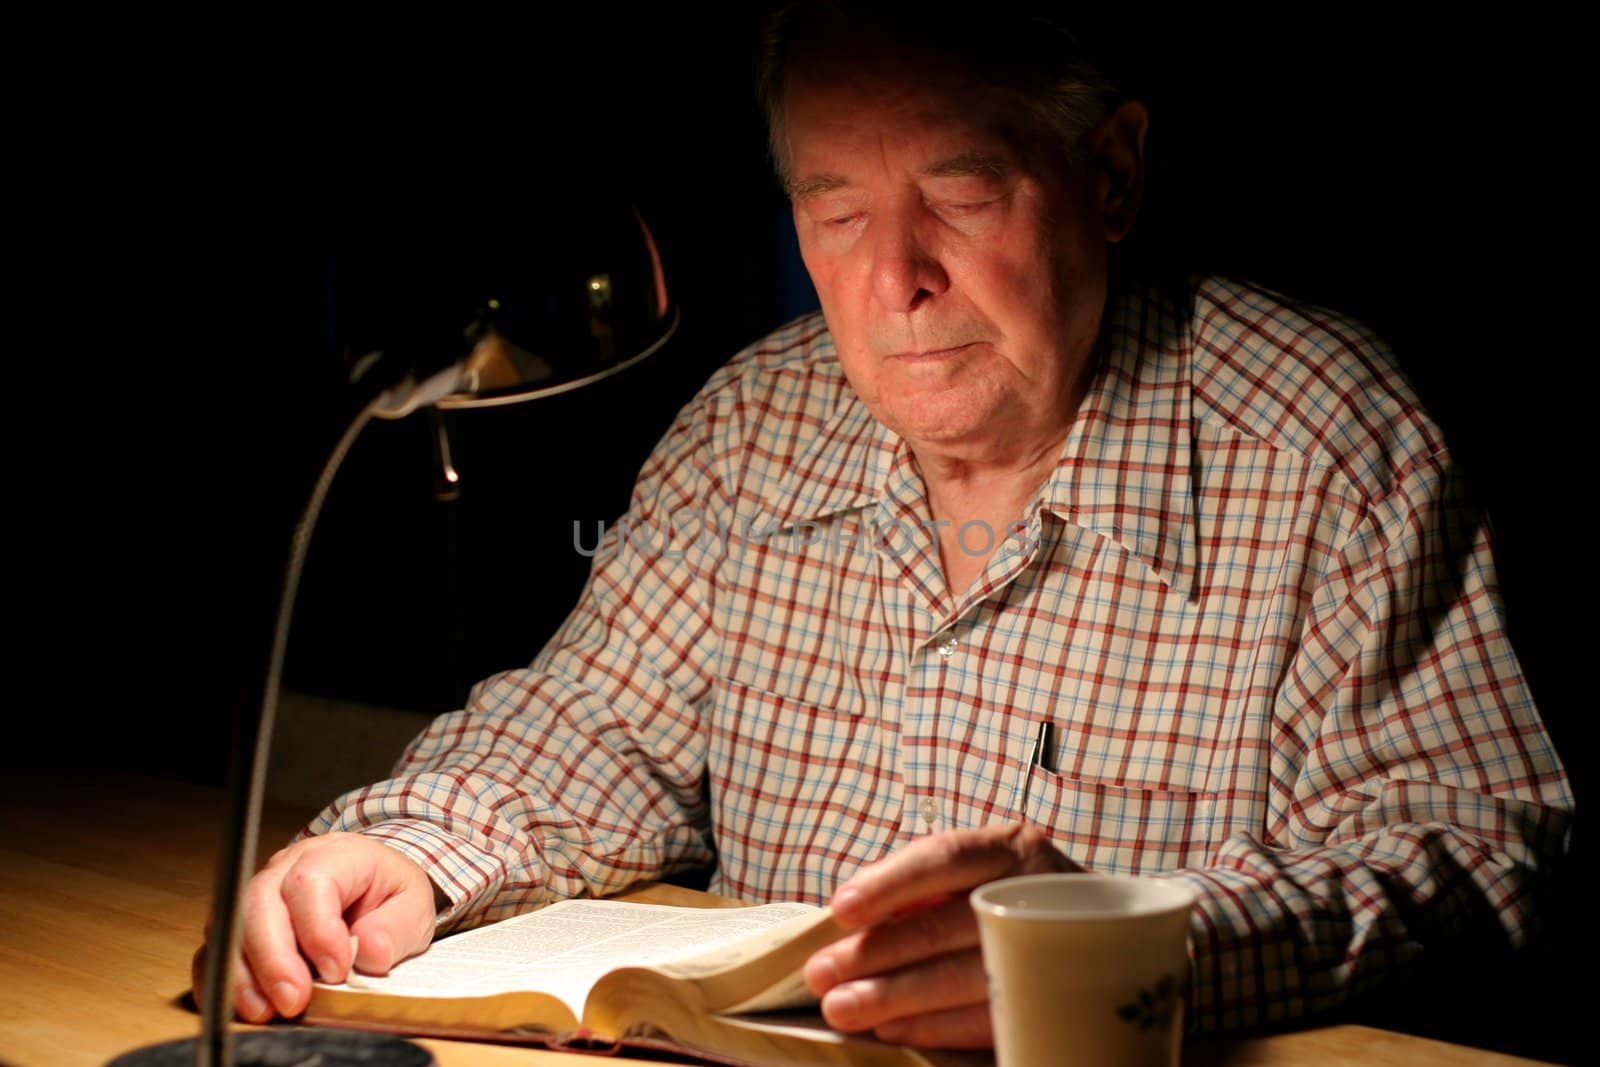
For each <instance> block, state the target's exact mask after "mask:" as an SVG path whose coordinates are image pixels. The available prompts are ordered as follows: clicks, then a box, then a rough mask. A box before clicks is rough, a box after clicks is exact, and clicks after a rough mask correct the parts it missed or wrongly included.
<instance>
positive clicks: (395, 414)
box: [112, 196, 678, 1067]
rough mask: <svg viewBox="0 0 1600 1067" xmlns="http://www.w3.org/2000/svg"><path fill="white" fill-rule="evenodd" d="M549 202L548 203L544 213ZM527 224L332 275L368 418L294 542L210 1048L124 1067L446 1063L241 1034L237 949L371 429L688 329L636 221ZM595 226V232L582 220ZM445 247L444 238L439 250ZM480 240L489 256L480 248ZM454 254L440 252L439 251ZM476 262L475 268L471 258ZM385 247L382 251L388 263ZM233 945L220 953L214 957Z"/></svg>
mask: <svg viewBox="0 0 1600 1067" xmlns="http://www.w3.org/2000/svg"><path fill="white" fill-rule="evenodd" d="M541 206H548V205H541ZM550 215H551V216H554V217H545V218H540V219H538V220H529V221H527V222H525V223H522V224H518V223H517V222H516V221H515V220H508V219H507V218H506V217H504V216H503V215H500V214H495V215H489V214H487V213H484V214H482V215H480V216H478V217H474V216H473V215H472V214H467V215H463V216H461V217H458V218H455V219H452V220H449V221H448V222H447V223H446V224H445V225H444V226H442V227H437V228H436V227H432V226H430V227H425V229H426V230H427V232H428V234H429V236H427V237H418V236H416V234H417V232H418V230H417V229H416V227H415V226H414V224H413V225H412V226H406V225H404V224H401V223H396V224H395V225H394V226H393V232H397V233H406V234H408V235H411V236H409V237H408V239H407V242H406V245H405V246H404V247H402V248H396V247H395V246H394V244H393V242H392V241H385V242H379V243H376V244H374V243H372V242H367V243H365V245H364V247H365V249H366V251H365V252H364V254H363V255H361V256H360V257H357V258H354V259H351V260H346V261H345V263H344V264H343V267H344V270H343V273H342V274H341V273H340V272H337V271H336V273H335V285H334V299H333V304H334V307H335V310H336V313H337V314H338V319H337V325H336V327H335V332H336V333H337V334H338V335H339V337H338V341H339V344H340V347H342V348H343V349H344V350H345V351H346V352H347V353H350V354H359V355H358V356H357V357H356V358H353V359H352V360H351V375H350V377H351V384H352V388H353V389H354V390H355V391H356V393H357V397H358V398H357V399H356V400H355V401H354V403H355V404H360V405H361V406H360V409H359V413H358V414H357V415H356V416H355V417H354V419H353V420H352V421H351V422H350V424H349V426H348V428H347V429H345V431H344V433H343V435H342V436H341V437H340V438H339V440H338V443H337V444H336V445H335V446H334V448H333V451H332V454H331V455H330V456H329V457H328V460H327V462H326V463H325V465H324V466H323V468H322V472H321V474H320V476H319V477H318V479H317V481H316V484H315V486H314V488H313V489H312V492H311V497H310V501H309V503H308V504H307V505H306V508H305V511H304V513H303V514H302V516H301V518H300V521H299V524H298V525H297V526H296V527H295V531H294V537H293V541H292V542H291V547H290V553H289V562H288V569H287V573H286V576H285V578H284V584H283V590H282V595H281V599H280V601H279V607H278V616H277V625H276V628H275V630H274V633H273V643H272V653H271V659H270V661H269V664H268V668H267V675H266V681H265V686H264V690H263V697H262V701H261V706H260V710H259V717H258V719H257V720H256V721H254V722H251V721H248V720H247V721H243V722H241V723H240V724H239V726H240V729H239V730H238V733H237V741H236V744H235V748H234V751H233V753H232V760H233V762H232V767H231V769H230V788H229V794H228V810H227V816H226V822H225V823H224V826H225V828H226V830H225V837H224V840H223V848H222V854H221V856H220V857H219V861H218V866H217V882H216V890H215V897H214V900H213V908H212V918H211V929H212V931H213V936H212V938H211V946H210V949H209V950H208V951H207V953H206V975H205V995H204V1004H203V1007H202V1016H203V1025H202V1032H201V1035H200V1037H198V1038H189V1039H185V1040H181V1041H172V1042H167V1043H165V1044H160V1045H152V1046H149V1047H146V1048H141V1049H137V1050H134V1051H132V1052H129V1053H127V1054H125V1055H123V1056H119V1057H118V1058H116V1059H115V1060H113V1061H112V1067H151V1065H162V1067H166V1065H174V1067H176V1065H184V1067H187V1065H188V1064H200V1065H202V1067H231V1065H238V1067H247V1065H248V1067H254V1065H257V1064H263V1065H268V1064H270V1065H272V1067H301V1065H306V1067H310V1065H316V1067H338V1065H343V1064H365V1065H378V1064H416V1065H424V1064H429V1063H432V1062H433V1058H432V1056H430V1055H429V1053H428V1052H427V1050H425V1049H423V1048H422V1047H421V1046H418V1045H414V1044H411V1043H409V1042H406V1041H402V1040H400V1039H398V1038H394V1037H390V1036H387V1035H379V1034H369V1033H359V1032H356V1031H347V1030H337V1029H325V1028H320V1027H307V1028H287V1027H281V1026H274V1027H270V1028H267V1029H264V1030H259V1031H253V1032H249V1033H244V1034H240V1035H238V1036H237V1038H236V1039H234V1038H233V1037H232V1035H230V1034H229V1032H228V1030H227V1019H228V1017H229V1016H230V1015H231V1014H232V1011H233V988H232V987H233V983H232V981H231V980H230V979H231V973H230V968H229V967H228V964H229V962H230V961H231V960H232V959H233V957H234V954H235V953H236V952H237V951H238V946H239V915H238V911H239V908H238V904H239V897H240V891H241V888H242V886H243V885H244V883H245V882H246V881H248V879H249V877H250V875H251V873H252V872H253V871H254V869H255V858H256V837H257V832H258V828H259V825H260V818H261V802H262V793H263V786H264V782H265V779H266V771H267V756H268V752H269V750H270V748H271V745H270V741H271V737H272V730H273V720H274V717H275V714H276V711H277V702H278V690H279V685H280V681H281V679H282V674H283V659H284V653H285V649H286V648H287V645H288V636H289V624H290V620H291V617H292V614H293V609H294V599H295V592H296V589H297V587H298V585H299V581H300V572H301V568H302V566H303V565H304V562H305V556H306V549H307V547H308V546H309V544H310V540H311V533H312V529H313V527H314V526H315V524H316V520H317V514H318V512H319V511H320V510H321V508H322V503H323V500H324V499H325V498H326V496H327V492H328V488H329V486H330V485H331V484H332V481H333V477H334V474H335V473H336V472H337V470H338V468H339V465H340V463H341V461H342V460H343V459H344V457H345V455H346V454H347V453H348V451H349V449H350V447H351V445H352V444H353V443H354V442H355V439H356V438H357V437H358V436H359V434H360V432H361V430H362V428H363V427H364V426H365V425H366V424H367V422H368V421H370V420H371V419H372V418H381V419H398V418H403V417H405V416H406V415H409V414H411V413H412V412H415V411H418V410H422V409H430V411H437V410H452V409H462V408H475V407H490V406H497V405H503V404H515V403H521V402H522V401H525V400H536V399H539V398H541V397H547V396H554V395H556V394H558V393H564V392H568V391H571V390H573V389H579V388H582V387H583V386H586V385H588V384H590V383H592V382H596V381H599V380H601V379H603V378H607V377H610V376H611V375H614V374H617V373H620V372H621V371H623V370H626V369H627V368H629V367H631V366H633V365H634V364H636V363H638V362H640V361H641V360H643V359H645V358H647V357H648V356H650V355H652V354H653V353H655V352H656V351H658V350H659V349H660V348H661V347H662V345H664V344H665V343H666V341H667V339H668V338H669V337H671V336H672V333H673V331H674V330H675V329H676V327H677V321H678V316H677V310H676V308H674V307H673V305H672V304H671V302H670V301H669V299H668V297H667V289H666V283H665V279H664V276H663V274H662V270H661V261H660V257H659V255H658V254H657V251H656V246H655V242H654V240H653V239H652V237H651V235H650V231H649V228H648V227H647V226H646V225H645V223H644V220H643V219H642V218H641V217H639V215H638V214H637V213H636V212H634V211H633V210H632V209H630V208H626V207H620V206H614V207H612V208H610V209H606V210H601V211H599V212H595V211H593V210H591V209H590V208H589V206H588V205H587V204H585V205H581V206H580V210H576V211H575V210H574V209H573V204H572V202H571V197H570V196H568V197H566V198H563V202H562V203H561V204H560V205H559V207H558V209H557V210H556V211H554V212H551V213H550ZM580 220H581V221H580ZM433 238H440V240H434V239H433ZM474 242H476V243H477V244H480V245H484V246H485V247H472V246H473V244H474ZM440 248H443V249H449V251H448V252H445V253H439V252H436V251H434V250H435V249H440ZM465 248H471V249H472V250H471V253H470V255H464V254H463V249H465ZM374 249H382V251H381V252H380V251H374ZM434 431H435V434H436V444H437V446H438V449H437V452H436V455H437V458H438V459H439V462H440V468H441V470H440V485H441V488H442V489H443V490H445V491H449V490H451V489H453V488H454V486H455V484H456V482H457V478H458V476H457V473H456V470H455V468H454V465H453V464H452V462H451V459H450V451H449V442H448V439H447V437H446V436H445V424H444V421H443V420H442V419H441V418H439V417H438V416H435V417H434ZM218 948H221V949H222V950H223V951H217V949H218Z"/></svg>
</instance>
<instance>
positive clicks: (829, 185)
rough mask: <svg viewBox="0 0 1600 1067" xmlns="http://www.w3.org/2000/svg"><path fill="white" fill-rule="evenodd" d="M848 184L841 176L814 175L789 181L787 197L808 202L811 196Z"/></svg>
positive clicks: (841, 187)
mask: <svg viewBox="0 0 1600 1067" xmlns="http://www.w3.org/2000/svg"><path fill="white" fill-rule="evenodd" d="M849 184H850V182H849V181H848V180H846V178H845V176H844V175H842V174H814V175H811V176H809V177H805V178H796V179H794V180H792V181H790V182H789V195H790V196H791V197H793V198H794V199H796V200H809V199H810V198H811V197H813V196H821V195H822V194H823V193H831V192H833V191H834V190H835V189H843V188H844V187H845V186H847V185H849Z"/></svg>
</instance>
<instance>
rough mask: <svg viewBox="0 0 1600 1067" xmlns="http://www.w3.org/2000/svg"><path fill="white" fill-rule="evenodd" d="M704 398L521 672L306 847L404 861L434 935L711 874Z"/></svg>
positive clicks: (326, 820)
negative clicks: (425, 903)
mask: <svg viewBox="0 0 1600 1067" xmlns="http://www.w3.org/2000/svg"><path fill="white" fill-rule="evenodd" d="M715 384H716V379H713V382H712V383H710V384H708V386H707V388H706V390H704V391H702V393H701V394H700V396H698V397H697V398H696V399H695V401H693V402H691V404H690V405H689V406H688V407H686V408H685V409H684V411H683V412H682V413H681V414H680V415H679V417H678V419H677V420H676V421H675V423H674V424H673V426H672V428H671V429H670V430H669V432H668V434H667V435H666V437H665V438H664V439H663V440H662V442H661V444H660V445H658V446H657V448H656V450H655V452H654V453H653V454H652V456H651V458H650V460H649V461H648V462H647V463H646V466H645V468H644V470H643V471H642V472H641V474H640V477H639V480H638V482H637V484H636V486H635V489H634V492H633V497H632V500H631V502H630V506H629V510H628V513H627V515H626V516H625V517H624V518H623V519H622V520H620V521H619V522H617V523H614V524H612V525H611V526H610V528H609V529H607V530H606V531H605V533H604V536H603V538H602V539H601V540H600V543H599V546H598V548H597V549H596V551H595V555H594V559H593V564H592V568H591V572H590V576H589V580H588V582H587V583H586V585H585V587H584V590H583V593H582V596H581V598H580V601H579V603H578V606H577V608H576V609H575V610H574V611H573V612H572V614H571V615H570V616H569V617H568V619H567V621H566V622H565V624H564V625H563V626H562V628H561V629H560V630H559V631H558V632H557V634H556V635H555V636H554V637H553V638H552V639H551V641H550V642H549V644H548V645H547V646H546V647H545V649H544V650H543V651H542V652H541V653H540V655H539V656H538V657H537V658H536V659H535V660H534V662H533V663H532V664H531V665H530V666H529V667H527V668H525V669H519V670H513V671H508V672H506V673H503V674H499V675H496V676H494V677H492V678H489V679H487V680H486V681H484V682H482V683H480V684H479V685H477V686H476V687H474V689H473V690H472V692H471V694H470V695H469V698H468V700H467V703H466V706H465V707H464V708H463V709H462V710H460V711H456V712H452V713H450V714H447V715H444V716H441V717H440V718H438V719H437V720H435V721H434V722H433V724H432V725H431V726H430V727H429V728H428V729H427V730H426V731H425V732H424V733H423V734H422V735H421V736H419V737H418V738H416V739H415V740H414V741H413V742H412V743H411V745H410V746H409V747H408V748H407V750H406V751H405V753H404V754H403V755H402V757H401V758H400V760H399V762H398V763H397V765H396V766H395V768H394V771H393V775H392V777H390V778H389V779H387V780H385V781H382V782H378V783H376V784H374V785H370V786H366V787H364V788H361V789H357V790H355V791H352V792H350V793H348V794H346V795H344V796H342V797H340V798H339V799H338V800H336V801H335V802H334V803H333V804H332V805H330V806H329V807H328V808H327V809H326V810H324V811H323V812H322V813H321V814H320V815H319V816H318V817H317V818H316V820H314V821H313V822H312V823H311V824H310V825H309V826H308V827H307V828H306V829H305V830H303V831H302V832H301V835H300V836H301V837H304V836H308V835H311V834H319V833H326V832H329V831H334V830H346V831H358V832H361V833H364V834H367V835H370V836H372V837H375V838H378V839H380V840H383V841H385V842H386V843H388V844H389V845H391V846H393V847H395V848H397V849H399V850H400V851H402V852H404V853H406V854H407V855H408V856H410V857H411V858H412V859H414V860H416V861H417V862H418V863H419V864H421V865H422V866H423V867H424V869H426V870H427V871H428V872H429V874H430V876H431V877H432V878H433V880H434V883H435V884H436V885H437V886H438V887H439V889H440V890H441V891H442V892H443V893H444V895H445V896H446V897H448V898H449V907H448V908H447V909H446V910H445V911H443V912H441V914H440V916H439V920H438V923H439V931H440V932H441V933H442V932H447V931H449V930H452V929H456V928H459V927H464V926H470V925H476V924H479V923H482V922H489V921H494V920H497V919H501V918H505V917H508V916H509V915H512V914H515V913H517V912H518V911H522V910H526V909H527V908H528V907H529V906H532V905H534V904H538V903H542V902H545V901H548V900H551V899H560V898H568V897H578V896H590V895H594V896H598V895H603V894H608V893H614V892H617V891H619V890H621V889H623V888H625V887H626V886H627V885H629V884H630V883H632V882H635V881H639V880H644V879H650V878H656V877H659V876H661V875H664V874H667V873H670V872H673V871H676V870H681V869H685V868H690V867H696V866H704V865H707V864H709V863H710V862H712V860H713V858H714V853H713V850H712V847H711V844H710V841H709V838H708V836H707V833H706V823H707V803H706V799H705V794H704V779H705V756H706V754H705V742H704V739H703V733H702V731H701V729H700V721H699V717H700V713H701V708H700V705H701V702H702V701H703V700H704V699H705V697H706V694H707V692H708V691H709V689H710V677H709V673H708V671H709V668H710V666H711V665H712V664H714V663H715V658H716V656H715V652H716V639H715V634H714V633H713V621H712V605H711V602H710V601H711V595H712V594H711V582H710V576H711V571H712V570H713V569H714V568H715V566H716V554H717V551H718V545H717V542H716V541H715V539H712V538H706V537H697V536H696V526H695V523H696V522H697V521H699V520H700V519H701V518H702V517H704V516H705V515H707V514H708V513H710V512H715V511H716V509H717V508H718V507H719V506H720V503H721V502H722V501H723V500H724V499H725V496H724V493H723V481H722V477H721V475H720V474H719V469H718V466H719V451H720V447H721V446H720V445H719V441H720V440H722V439H723V438H724V437H725V436H726V434H727V432H728V431H729V429H730V426H729V419H728V418H725V417H723V416H722V415H721V414H720V409H719V407H718V404H717V402H716V399H715V397H714V396H713V395H712V391H713V389H714V386H715Z"/></svg>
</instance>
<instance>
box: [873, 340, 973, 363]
mask: <svg viewBox="0 0 1600 1067" xmlns="http://www.w3.org/2000/svg"><path fill="white" fill-rule="evenodd" d="M975 344H977V342H976V341H973V342H970V343H968V344H964V345H955V346H954V347H951V348H930V349H926V350H924V351H921V352H896V353H894V354H893V355H891V356H890V357H889V358H890V359H898V360H900V361H901V362H902V363H937V362H938V361H939V360H942V359H950V358H951V357H953V356H956V355H958V354H960V353H962V352H965V351H966V350H967V349H969V348H971V347H972V346H973V345H975Z"/></svg>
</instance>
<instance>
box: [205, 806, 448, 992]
mask: <svg viewBox="0 0 1600 1067" xmlns="http://www.w3.org/2000/svg"><path fill="white" fill-rule="evenodd" d="M434 909H435V889H434V887H433V884H432V883H431V882H430V881H429V880H428V877H427V875H426V874H425V873H423V871H422V868H421V867H419V866H417V865H416V864H415V863H413V862H412V861H411V860H410V859H408V858H407V857H406V856H405V855H404V854H402V853H400V852H398V851H396V850H395V849H393V848H390V847H389V846H387V845H384V844H382V843H381V842H378V841H375V840H373V839H371V838H364V837H361V836H360V835H358V834H343V833H338V834H327V835H324V836H322V837H317V838H311V839H308V840H306V841H302V842H299V843H297V844H295V845H293V846H291V847H289V848H287V849H284V850H283V851H281V852H279V853H278V854H277V855H275V856H273V858H272V860H271V862H269V863H268V864H267V866H266V867H265V868H263V869H262V870H261V871H260V872H259V873H258V874H257V875H256V876H255V877H254V878H253V879H251V881H250V883H249V884H248V885H247V886H246V887H245V891H244V894H243V897H242V899H241V905H240V918H241V934H240V956H239V958H238V959H237V960H235V971H234V975H235V994H234V1008H235V1010H236V1011H237V1012H238V1013H239V1015H240V1017H241V1018H243V1019H245V1020H247V1021H250V1022H265V1021H267V1020H269V1019H271V1018H272V1016H273V1015H274V1014H278V1015H283V1016H293V1015H298V1014H300V1013H301V1012H303V1011H304V1010H305V1006H306V1004H307V1002H308V1001H309V1000H310V996H311V983H312V976H313V975H312V967H315V968H316V974H317V977H320V978H321V979H323V980H324V981H334V982H337V981H343V980H344V978H345V977H347V976H348V974H349V972H350V969H351V967H352V966H354V965H355V963H356V954H357V946H356V945H355V944H354V940H355V939H354V937H353V936H352V935H360V936H361V938H362V939H363V940H364V941H366V943H365V944H363V945H361V946H360V949H359V951H360V956H361V964H362V969H363V970H371V971H373V972H374V973H379V974H382V973H386V972H387V971H388V969H389V968H390V967H391V966H393V964H394V963H397V962H399V961H400V960H402V959H404V958H406V957H407V956H409V955H413V954H415V953H417V952H420V951H421V950H422V949H424V948H426V947H427V945H428V942H429V941H430V940H431V939H432V936H433V919H434V915H435V910H434ZM347 923H348V924H347ZM208 935H209V931H208ZM204 958H205V956H204V949H202V951H201V952H197V953H196V954H195V962H194V972H193V979H194V984H195V997H196V1000H199V999H200V997H201V996H202V995H203V992H204V991H203V989H202V985H203V982H204V967H203V961H204ZM308 960H309V961H310V964H309V965H308V962H307V961H308Z"/></svg>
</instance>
